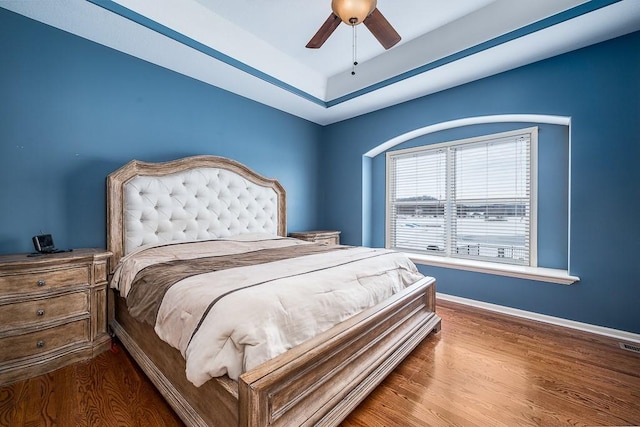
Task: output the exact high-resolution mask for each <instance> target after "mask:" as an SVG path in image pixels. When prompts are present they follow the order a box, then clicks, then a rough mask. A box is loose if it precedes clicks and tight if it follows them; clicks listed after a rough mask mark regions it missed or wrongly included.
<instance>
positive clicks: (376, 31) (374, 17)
mask: <svg viewBox="0 0 640 427" xmlns="http://www.w3.org/2000/svg"><path fill="white" fill-rule="evenodd" d="M362 22H363V23H364V25H366V26H367V28H368V29H369V31H371V34H373V35H374V37H375V38H376V39H378V41H379V42H380V44H381V45H382V46H384V48H385V49H389V48H391V47H393V46H395V45H396V43H398V42H399V41H400V39H401V37H400V34H398V33H397V32H396V30H394V29H393V27H392V26H391V24H389V21H387V18H385V17H384V16H383V15H382V13H380V11H379V10H378V8H377V7H376V8H375V9H373V12H371V15H369V16H367V18H366V19H365V20H364V21H362Z"/></svg>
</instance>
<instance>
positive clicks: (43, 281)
mask: <svg viewBox="0 0 640 427" xmlns="http://www.w3.org/2000/svg"><path fill="white" fill-rule="evenodd" d="M46 284H47V281H46V280H42V279H41V280H38V286H40V287H42V286H44V285H46Z"/></svg>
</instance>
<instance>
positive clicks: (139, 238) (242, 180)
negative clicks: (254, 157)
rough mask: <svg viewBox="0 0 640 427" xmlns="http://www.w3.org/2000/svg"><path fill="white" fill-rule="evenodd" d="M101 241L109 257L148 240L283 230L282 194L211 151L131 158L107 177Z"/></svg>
mask: <svg viewBox="0 0 640 427" xmlns="http://www.w3.org/2000/svg"><path fill="white" fill-rule="evenodd" d="M107 215H108V217H107V245H108V249H109V250H110V251H112V252H113V254H114V261H115V262H114V263H112V264H113V265H112V266H111V268H114V267H115V263H117V261H118V260H119V259H120V258H121V257H122V256H123V255H126V254H127V253H129V252H130V251H132V250H133V249H135V248H137V247H139V246H142V245H147V244H152V243H164V242H173V241H184V240H201V239H210V238H217V237H230V236H234V235H238V234H244V233H271V234H278V235H280V236H284V235H286V197H285V191H284V188H283V187H282V186H281V185H280V183H278V182H277V181H276V180H274V179H268V178H264V177H262V176H260V175H258V174H257V173H255V172H253V171H252V170H250V169H249V168H247V167H246V166H244V165H242V164H240V163H238V162H236V161H234V160H230V159H226V158H223V157H215V156H195V157H187V158H184V159H179V160H174V161H171V162H165V163H147V162H140V161H137V160H133V161H131V162H129V163H127V164H126V165H125V166H123V167H121V168H120V169H118V170H117V171H115V172H113V173H111V174H110V175H109V176H108V177H107Z"/></svg>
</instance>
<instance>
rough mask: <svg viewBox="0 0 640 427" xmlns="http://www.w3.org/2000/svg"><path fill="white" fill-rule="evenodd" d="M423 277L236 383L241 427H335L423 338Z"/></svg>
mask: <svg viewBox="0 0 640 427" xmlns="http://www.w3.org/2000/svg"><path fill="white" fill-rule="evenodd" d="M434 330H435V331H438V330H440V317H439V316H437V315H436V314H435V280H434V279H433V278H430V277H427V278H424V279H422V280H421V281H419V282H417V283H415V284H414V285H412V286H411V287H409V288H407V289H406V290H405V291H403V292H401V293H399V294H396V295H395V296H394V297H393V298H391V299H389V300H387V301H385V302H384V303H382V304H380V305H378V306H376V307H373V308H371V309H369V310H366V311H364V312H362V313H360V314H358V315H356V316H354V317H352V318H350V319H349V320H347V321H345V322H343V323H341V324H339V325H337V326H336V327H334V328H332V329H330V330H328V331H327V332H325V333H323V334H321V335H319V336H317V337H315V338H314V339H312V340H310V341H307V342H305V343H303V344H301V345H299V346H297V347H295V348H293V349H291V350H290V351H288V352H287V353H285V354H283V355H281V356H279V357H277V358H275V359H273V360H271V361H268V362H266V363H264V364H262V365H260V366H258V367H256V368H254V369H252V370H251V371H248V372H246V373H245V374H243V375H242V376H241V377H240V381H239V399H240V407H239V410H240V413H239V422H240V425H241V426H243V427H244V426H247V427H249V426H251V427H254V426H271V425H273V426H294V425H295V426H299V425H300V426H302V425H330V426H332V425H336V424H338V423H339V422H340V421H342V420H343V419H344V418H345V417H346V416H347V415H348V414H349V412H351V411H352V410H353V409H354V408H355V407H356V406H357V405H358V404H359V403H360V402H361V401H362V400H363V399H364V398H365V397H366V396H367V395H368V394H369V393H370V392H371V391H372V390H373V389H374V388H375V387H376V386H377V385H378V384H379V383H380V382H381V381H382V380H383V379H384V378H385V377H386V376H387V375H388V374H389V373H390V372H391V371H392V370H393V369H394V368H395V367H396V366H397V365H398V364H399V363H400V362H401V361H402V360H403V359H404V358H405V357H406V356H407V355H408V354H409V353H410V352H411V351H412V350H413V349H414V348H415V347H416V346H417V345H418V344H419V343H420V342H421V341H422V340H423V339H424V338H425V337H426V336H427V335H428V334H429V333H430V332H431V331H434Z"/></svg>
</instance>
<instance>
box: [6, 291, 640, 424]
mask: <svg viewBox="0 0 640 427" xmlns="http://www.w3.org/2000/svg"><path fill="white" fill-rule="evenodd" d="M438 303H439V306H438V313H439V314H440V316H441V317H442V319H443V320H442V331H441V332H440V333H439V334H437V335H431V336H430V337H429V338H427V339H426V340H425V341H424V342H423V343H422V344H421V345H420V346H418V348H416V350H415V351H414V352H413V353H412V354H411V355H410V356H409V357H408V358H407V359H406V360H405V361H404V362H403V363H402V364H401V365H400V366H399V367H398V368H397V369H396V370H395V371H394V372H393V373H392V374H391V375H390V376H389V377H388V378H387V379H386V380H385V381H384V382H383V383H382V384H381V386H380V387H378V388H377V389H376V390H375V391H374V392H373V393H372V394H371V395H370V396H369V397H368V398H367V399H366V400H365V401H364V402H363V403H362V404H361V405H360V406H359V407H358V408H357V409H356V410H355V411H354V412H353V413H352V414H351V415H350V416H349V417H348V418H347V419H346V420H345V421H344V423H343V426H344V427H364V426H366V427H376V426H387V427H392V426H402V427H423V426H529V425H531V426H534V425H538V426H581V425H584V426H595V425H600V426H603V425H611V426H612V425H640V354H636V353H633V352H629V351H627V350H622V349H620V348H619V347H618V344H617V342H616V341H613V340H610V339H608V338H603V337H599V336H594V335H590V334H587V333H583V332H578V331H573V330H568V329H564V328H561V327H556V326H550V325H546V324H540V323H536V322H531V321H526V320H521V319H517V318H513V317H508V316H504V315H500V314H494V313H490V312H487V311H483V310H478V309H474V308H469V307H465V306H462V305H457V304H454V303H450V302H443V301H439V302H438ZM0 426H11V427H14V426H29V427H31V426H64V427H66V426H90V427H94V426H110V427H111V426H119V427H127V426H182V423H181V422H180V420H179V419H178V417H177V416H176V415H175V414H174V413H173V412H172V411H171V409H170V408H169V407H168V405H167V404H166V403H165V402H164V400H163V399H162V397H161V396H160V394H159V393H158V392H156V390H155V389H154V388H153V386H152V385H151V383H150V382H149V381H148V380H147V379H146V377H145V376H144V374H143V373H142V371H141V370H140V369H139V368H138V367H137V366H136V365H135V363H134V362H133V361H132V360H131V358H130V357H129V356H128V354H127V353H126V352H125V351H123V350H121V351H119V352H117V353H112V352H106V353H103V354H102V355H100V356H98V357H96V358H95V359H93V360H92V361H90V362H85V363H79V364H75V365H72V366H69V367H66V368H63V369H60V370H58V371H55V372H53V373H50V374H47V375H43V376H40V377H37V378H33V379H30V380H27V381H23V382H18V383H14V384H11V385H9V386H5V387H0Z"/></svg>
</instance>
